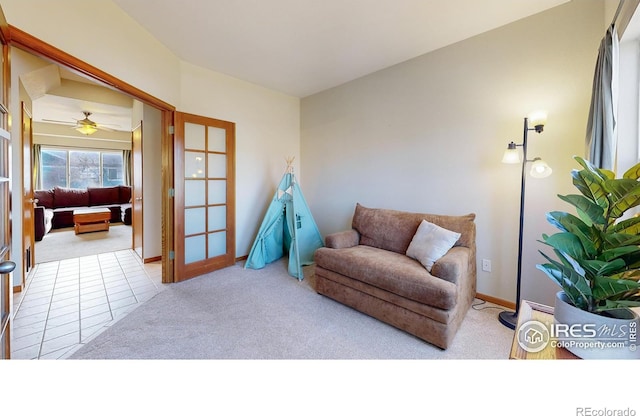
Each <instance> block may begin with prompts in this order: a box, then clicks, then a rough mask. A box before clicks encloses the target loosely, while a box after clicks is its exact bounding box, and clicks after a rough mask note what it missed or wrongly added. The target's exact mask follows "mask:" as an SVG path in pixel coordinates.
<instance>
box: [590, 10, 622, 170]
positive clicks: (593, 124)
mask: <svg viewBox="0 0 640 416" xmlns="http://www.w3.org/2000/svg"><path fill="white" fill-rule="evenodd" d="M614 22H615V19H614ZM618 43H619V39H618V34H617V30H616V27H615V23H613V24H611V26H609V29H608V30H607V33H606V34H605V36H604V38H603V39H602V41H601V42H600V49H599V51H598V60H597V61H596V69H595V74H594V77H593V92H592V96H591V108H590V110H589V121H588V124H587V137H586V145H587V146H586V147H587V149H586V151H587V159H588V160H589V161H590V162H591V163H593V164H594V165H596V166H598V167H600V168H603V169H609V170H615V165H616V148H617V142H618V138H617V130H616V118H617V95H618V94H617V86H618Z"/></svg>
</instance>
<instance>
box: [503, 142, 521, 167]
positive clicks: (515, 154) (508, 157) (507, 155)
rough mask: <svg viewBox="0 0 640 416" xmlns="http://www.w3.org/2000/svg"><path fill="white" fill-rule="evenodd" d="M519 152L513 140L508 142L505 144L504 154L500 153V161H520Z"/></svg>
mask: <svg viewBox="0 0 640 416" xmlns="http://www.w3.org/2000/svg"><path fill="white" fill-rule="evenodd" d="M520 162H521V159H520V152H519V151H518V149H517V148H516V144H515V143H514V142H511V143H509V145H508V146H507V150H505V151H504V155H502V163H520Z"/></svg>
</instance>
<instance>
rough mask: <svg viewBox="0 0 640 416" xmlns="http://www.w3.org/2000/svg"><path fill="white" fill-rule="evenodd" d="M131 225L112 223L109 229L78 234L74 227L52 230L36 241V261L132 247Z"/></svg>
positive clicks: (62, 258)
mask: <svg viewBox="0 0 640 416" xmlns="http://www.w3.org/2000/svg"><path fill="white" fill-rule="evenodd" d="M131 238H132V236H131V226H129V225H124V224H112V225H111V226H110V227H109V231H96V232H92V233H83V234H78V235H76V234H75V232H74V231H73V228H64V229H60V230H51V231H50V232H49V233H47V234H46V235H45V236H44V238H43V239H42V241H36V246H35V250H36V263H47V262H50V261H58V260H64V259H70V258H75V257H84V256H90V255H93V254H100V253H108V252H111V251H118V250H126V249H128V248H131V246H132V240H131Z"/></svg>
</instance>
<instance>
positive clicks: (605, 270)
mask: <svg viewBox="0 0 640 416" xmlns="http://www.w3.org/2000/svg"><path fill="white" fill-rule="evenodd" d="M580 265H581V266H582V267H583V268H584V269H585V271H586V273H587V274H588V275H589V276H610V275H612V274H616V273H620V272H622V271H624V270H625V268H626V267H627V263H626V262H625V261H624V260H622V259H615V260H613V261H603V260H582V261H580Z"/></svg>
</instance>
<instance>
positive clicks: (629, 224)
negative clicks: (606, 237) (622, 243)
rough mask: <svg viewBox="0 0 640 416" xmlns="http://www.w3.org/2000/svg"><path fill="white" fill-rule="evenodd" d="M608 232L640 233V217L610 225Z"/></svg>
mask: <svg viewBox="0 0 640 416" xmlns="http://www.w3.org/2000/svg"><path fill="white" fill-rule="evenodd" d="M609 232H613V233H623V234H633V235H636V234H640V217H633V218H629V219H626V220H622V221H620V222H618V223H616V224H615V225H613V226H612V227H609Z"/></svg>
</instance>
